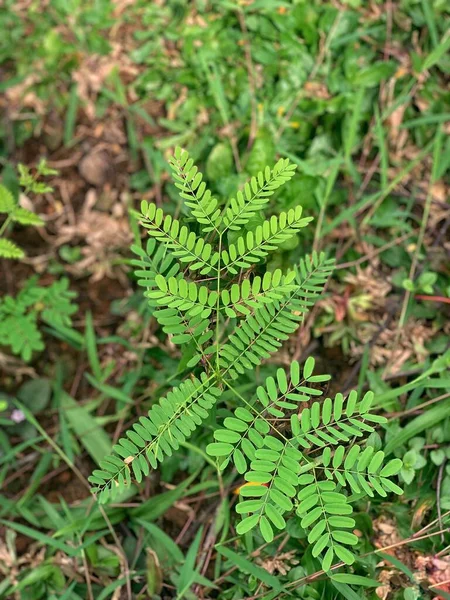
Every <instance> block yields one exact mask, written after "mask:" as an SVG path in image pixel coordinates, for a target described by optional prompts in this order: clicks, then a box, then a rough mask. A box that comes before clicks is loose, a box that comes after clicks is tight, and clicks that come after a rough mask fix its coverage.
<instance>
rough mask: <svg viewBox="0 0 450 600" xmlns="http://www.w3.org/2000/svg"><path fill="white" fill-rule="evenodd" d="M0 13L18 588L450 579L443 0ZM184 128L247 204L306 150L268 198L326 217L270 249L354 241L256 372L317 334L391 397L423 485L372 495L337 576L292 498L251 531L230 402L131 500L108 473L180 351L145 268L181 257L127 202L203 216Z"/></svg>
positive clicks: (8, 391)
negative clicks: (221, 470) (222, 452)
mask: <svg viewBox="0 0 450 600" xmlns="http://www.w3.org/2000/svg"><path fill="white" fill-rule="evenodd" d="M0 27H1V31H2V36H1V40H0V104H1V108H2V113H3V118H2V119H1V120H0V165H1V184H2V187H1V188H0V213H1V214H0V219H1V222H0V227H1V234H0V237H1V238H2V240H1V244H2V245H1V248H3V249H7V250H8V251H9V253H11V252H13V254H14V256H15V257H16V260H11V259H8V260H6V259H5V260H3V261H2V263H1V267H0V268H1V274H2V276H1V278H0V280H1V281H0V289H1V292H2V298H1V299H0V332H2V333H1V342H2V347H1V354H0V368H1V371H2V374H1V382H0V386H1V388H2V390H3V392H2V396H1V399H0V410H1V413H0V421H1V431H0V482H1V492H0V494H1V497H0V498H1V502H0V504H1V509H0V518H1V525H0V571H1V573H2V578H1V579H2V581H1V582H0V597H1V598H11V597H14V598H21V599H22V598H23V599H24V600H25V599H26V600H28V599H29V598H33V599H34V598H36V599H39V598H74V599H77V598H83V599H84V598H105V599H106V598H122V597H123V598H146V597H150V598H152V597H155V598H157V597H158V596H159V597H162V598H165V597H166V598H180V599H181V598H215V597H219V598H223V599H224V600H227V599H228V598H229V599H238V598H253V597H258V598H280V597H289V596H291V597H294V598H295V597H296V598H305V599H309V598H312V599H318V598H327V599H328V598H368V599H374V598H384V599H388V600H391V599H394V600H398V599H403V598H404V599H405V600H412V599H418V598H434V597H438V598H446V597H450V595H449V594H450V588H449V586H448V583H446V582H447V581H448V580H449V579H450V563H449V561H448V559H447V546H448V545H449V543H450V542H449V536H448V532H447V528H448V520H447V518H448V517H447V512H448V511H449V510H450V470H449V467H448V458H449V456H450V450H449V444H450V430H449V421H448V417H449V416H450V400H449V393H450V381H449V377H448V363H447V362H446V356H447V355H446V352H448V346H449V342H448V340H449V337H448V335H449V319H448V316H449V309H448V306H449V295H450V278H449V264H450V261H449V251H450V249H449V242H448V239H449V236H448V229H449V224H450V214H449V205H448V167H449V163H450V142H449V136H448V133H449V114H450V111H449V95H450V94H449V88H448V75H449V71H450V59H449V53H448V50H449V49H450V33H449V27H450V25H449V9H448V6H447V3H446V2H444V1H442V0H398V1H396V0H392V1H389V2H385V3H384V2H383V3H382V2H378V1H373V2H361V1H358V0H346V1H344V0H343V1H340V2H335V1H315V2H303V1H301V0H299V1H294V2H281V1H280V2H278V1H276V0H270V1H266V0H254V1H250V0H249V1H243V2H239V3H238V2H234V1H227V0H216V1H206V0H205V1H204V0H197V1H196V2H184V1H169V0H166V1H163V0H158V1H155V2H151V3H150V2H146V1H145V2H144V1H140V0H135V1H127V0H116V1H115V2H113V1H112V0H98V1H96V2H88V1H87V0H70V1H69V2H68V1H60V0H42V1H40V2H36V1H33V0H31V1H29V0H5V1H4V2H3V4H2V6H1V7H0ZM176 145H181V146H183V147H186V148H187V149H188V150H189V152H190V154H191V156H192V157H193V159H194V160H195V162H196V163H198V164H199V166H200V167H201V169H202V171H203V172H204V173H205V177H206V183H207V184H208V185H209V186H210V187H211V188H212V192H213V194H214V195H215V196H217V197H219V198H225V197H234V198H236V202H237V204H236V206H238V204H239V202H240V200H239V198H240V196H239V194H240V193H242V194H245V193H246V192H245V189H242V186H243V185H244V183H245V181H247V180H248V179H249V177H251V176H256V175H257V173H258V172H259V171H261V170H262V169H264V167H265V166H266V165H267V164H275V162H276V161H277V160H278V159H286V158H288V159H289V160H290V161H292V162H293V163H295V164H296V165H297V171H296V175H295V176H294V177H292V178H291V179H290V180H289V181H288V182H287V183H286V184H285V185H284V187H283V188H282V189H280V190H279V193H277V194H276V195H275V194H274V195H273V196H270V197H269V202H268V203H267V206H266V210H267V214H269V215H272V214H275V215H278V214H279V213H281V212H283V211H289V210H291V209H292V208H293V207H295V206H296V205H297V204H300V205H301V206H302V207H303V214H304V215H305V216H307V217H313V218H314V221H313V224H312V225H310V226H309V227H308V228H305V229H302V230H301V231H300V233H299V234H298V235H297V236H296V237H294V238H293V239H292V240H289V241H288V242H286V243H285V244H283V245H282V246H281V248H280V250H279V251H278V252H277V253H275V254H273V255H272V256H271V257H270V261H269V263H268V268H269V270H271V271H275V270H276V269H278V268H283V269H286V268H289V267H291V266H292V264H293V263H296V262H298V261H299V258H300V257H301V256H303V255H304V254H305V253H308V252H310V251H311V250H312V249H313V250H316V251H321V250H323V249H326V250H327V252H328V254H329V256H334V257H336V261H337V268H336V270H335V272H334V275H333V278H332V280H331V282H330V283H329V285H328V288H327V291H326V294H325V296H324V297H323V299H322V300H321V302H320V303H319V305H318V306H317V308H316V309H315V310H314V312H313V314H312V315H311V317H310V318H308V319H307V320H306V322H305V324H304V326H303V327H302V328H301V330H300V332H299V334H298V335H297V334H296V335H295V336H294V337H292V338H290V339H289V341H288V342H286V344H285V345H284V346H283V349H282V351H281V352H280V354H279V355H278V357H277V363H276V364H274V363H264V364H263V365H262V366H261V367H259V370H258V372H257V377H256V381H249V382H248V385H255V384H256V385H262V384H263V383H264V381H265V380H266V378H267V377H274V376H275V377H276V372H277V369H278V368H280V367H286V366H287V365H288V364H289V363H290V362H291V361H292V360H293V359H294V360H298V361H299V362H300V363H303V362H304V361H305V359H306V358H307V357H308V356H314V357H315V359H316V368H317V369H318V373H331V374H332V375H333V376H334V378H333V381H334V382H335V383H334V384H333V386H334V387H333V388H331V389H327V395H334V394H335V393H336V392H337V391H341V390H345V391H346V392H348V391H350V390H351V389H356V390H358V391H359V392H365V391H366V390H367V389H369V388H370V389H371V390H373V391H374V392H375V399H376V400H375V401H376V405H377V407H378V408H379V409H380V410H382V412H383V414H384V416H385V417H386V418H387V419H388V424H387V425H385V426H383V427H382V428H378V429H377V431H376V432H373V433H372V434H371V435H370V438H369V442H368V443H369V445H370V446H372V447H373V448H374V449H375V450H377V451H378V450H380V448H381V447H383V450H384V452H385V453H386V455H387V456H388V457H389V458H394V457H395V458H401V459H403V468H402V471H401V478H402V482H403V483H402V485H403V487H404V488H405V494H404V496H402V497H401V499H399V498H398V497H396V496H394V495H391V494H390V495H389V496H388V497H387V498H385V499H377V500H370V501H367V500H360V501H357V504H356V509H355V515H354V517H355V520H356V527H355V530H354V534H355V535H356V536H357V538H358V545H357V553H358V555H360V556H361V557H362V558H360V559H358V561H357V563H355V565H354V574H353V576H352V577H356V579H348V575H347V579H344V580H342V578H340V576H339V574H336V575H335V576H334V578H333V579H331V580H325V579H323V578H322V577H321V574H320V571H319V568H320V567H319V563H318V561H317V559H316V558H315V557H314V556H313V555H312V547H311V545H310V544H309V543H308V540H307V539H306V537H305V534H304V533H303V532H302V530H301V528H300V527H299V526H298V524H297V525H296V523H295V522H293V524H292V526H289V527H288V529H287V534H282V536H280V537H276V538H275V539H274V541H273V542H270V543H269V544H267V543H265V542H264V540H263V539H262V538H258V537H251V536H250V535H246V536H244V538H243V540H241V541H239V540H237V538H236V537H235V519H234V517H233V512H234V511H233V510H230V509H231V507H232V505H234V504H235V503H236V500H237V495H236V494H235V493H234V491H235V490H236V488H239V487H240V486H241V485H242V483H243V480H242V478H241V476H240V475H239V474H238V473H237V472H236V471H233V470H232V469H231V470H228V471H227V472H226V473H225V474H224V476H223V478H221V479H219V480H218V479H217V475H216V466H215V462H214V461H213V460H212V459H211V457H209V456H208V455H206V454H204V453H203V452H202V451H201V450H199V449H200V448H204V447H206V445H207V444H208V443H210V442H211V441H212V427H211V426H206V427H204V428H202V429H199V430H198V431H197V432H196V433H195V437H194V438H193V439H192V440H191V441H190V442H186V443H185V444H184V445H183V446H182V447H180V449H179V450H178V451H177V452H175V453H174V454H173V456H172V457H171V458H170V459H169V460H167V461H166V462H165V463H164V464H163V465H162V466H161V467H160V468H159V469H158V471H156V472H154V473H153V474H152V476H151V477H150V478H149V479H148V480H147V481H146V482H145V483H141V484H135V483H133V485H132V486H131V489H130V490H129V492H128V493H127V494H126V495H125V496H124V497H121V498H117V499H116V501H115V504H114V505H112V506H108V507H105V508H102V507H100V506H98V505H96V504H94V503H93V501H92V498H91V497H90V495H89V486H88V484H87V482H86V478H87V476H88V475H89V474H90V472H91V470H92V468H94V467H95V465H96V464H98V462H99V461H100V460H101V459H102V458H103V457H104V456H105V455H107V454H109V453H110V451H111V448H112V445H113V443H115V441H116V440H117V439H118V437H119V436H120V435H121V433H122V432H123V431H124V430H125V429H126V428H128V427H129V426H130V425H132V424H133V423H134V422H135V421H136V419H137V417H139V416H141V415H142V414H144V413H146V412H147V411H148V410H149V408H150V407H151V406H152V404H153V403H154V402H155V400H157V399H158V398H159V397H161V396H163V395H164V394H165V393H166V392H167V391H168V389H169V388H170V387H172V385H178V384H179V383H180V382H181V380H182V378H183V377H184V371H185V369H186V366H187V363H185V364H183V361H181V363H180V361H179V359H180V356H181V354H180V344H178V345H177V343H176V341H177V340H176V339H173V338H172V340H171V341H167V337H166V334H165V332H164V331H163V330H162V329H161V328H160V326H159V325H158V324H157V321H156V320H155V319H154V318H153V313H154V311H155V307H154V306H150V305H149V304H148V302H147V300H146V298H145V297H144V295H143V291H142V290H144V289H145V288H146V287H147V284H148V282H149V281H154V278H155V272H156V266H157V267H158V268H157V270H158V271H162V272H163V273H165V274H167V276H168V277H170V276H175V275H176V274H177V266H176V264H175V263H173V262H172V261H171V260H170V258H168V257H167V256H166V255H165V253H164V252H162V251H160V250H158V249H155V246H154V245H152V240H150V241H147V240H146V239H145V240H142V241H141V237H140V232H139V230H138V227H137V223H136V220H135V218H134V217H133V216H132V215H130V214H129V210H130V209H132V208H137V207H138V205H139V202H140V200H141V199H145V200H146V201H148V202H155V203H156V204H157V205H162V206H164V210H165V212H167V213H169V214H171V215H172V216H173V217H177V216H179V215H180V212H182V213H183V217H184V218H187V217H188V216H189V208H188V207H187V206H186V205H185V204H184V203H182V202H181V200H180V194H179V192H180V190H179V189H177V187H176V186H175V185H173V184H172V183H171V182H170V180H169V175H168V165H167V158H168V157H169V155H170V154H171V153H172V150H173V148H174V147H175V146H176ZM42 158H45V159H46V160H47V162H46V163H42V162H41V159H42ZM19 163H21V164H22V165H23V167H20V168H19V167H18V165H19ZM44 164H45V165H46V166H44ZM42 169H44V170H42ZM55 171H57V173H55ZM33 182H34V184H33ZM39 186H40V187H39ZM5 190H6V191H5ZM239 190H241V192H239ZM11 198H12V202H13V204H11ZM7 204H8V206H7ZM231 210H233V206H231ZM11 211H13V212H11ZM17 211H19V212H17ZM13 213H14V214H15V215H16V217H17V215H19V217H18V218H16V217H14V218H13V217H11V216H10V215H11V214H13ZM30 214H31V215H33V216H30ZM20 215H22V216H20ZM25 216H26V218H25ZM248 217H249V220H248V222H247V223H246V224H244V226H248V228H254V227H255V226H258V225H259V223H260V221H259V219H260V216H259V214H258V213H255V214H253V215H248ZM229 218H232V217H231V216H230V217H229ZM21 219H22V220H21ZM5 223H6V225H5ZM42 223H43V224H42ZM230 241H231V242H233V238H232V235H231V236H230ZM130 245H131V246H132V252H130V251H129V248H130ZM146 245H147V247H148V251H149V253H150V254H151V255H152V256H153V261H150V262H149V261H148V259H147V258H146V253H144V252H142V247H144V248H145V247H146ZM11 248H13V249H17V250H14V251H13V250H11ZM22 254H23V257H22V258H21V256H22ZM18 259H19V260H18ZM133 268H134V269H136V270H137V274H136V276H135V275H133V271H132V269H133ZM11 319H14V324H15V325H14V330H13V329H12V327H11V325H9V324H8V323H9V322H11ZM12 331H13V333H11V332H12ZM180 341H181V340H180ZM181 349H182V348H181ZM179 364H180V366H179V367H178V365H179ZM324 385H325V384H324ZM249 389H250V388H249V387H247V388H246V387H245V384H243V386H242V387H241V389H240V393H241V394H244V395H245V394H246V393H248V392H249ZM226 400H227V402H228V406H229V408H230V409H231V410H234V409H235V408H236V406H234V404H233V399H232V397H231V395H230V397H229V398H226ZM222 416H225V415H222ZM360 576H364V577H365V581H366V587H361V581H360V580H358V577H360ZM367 582H369V583H367Z"/></svg>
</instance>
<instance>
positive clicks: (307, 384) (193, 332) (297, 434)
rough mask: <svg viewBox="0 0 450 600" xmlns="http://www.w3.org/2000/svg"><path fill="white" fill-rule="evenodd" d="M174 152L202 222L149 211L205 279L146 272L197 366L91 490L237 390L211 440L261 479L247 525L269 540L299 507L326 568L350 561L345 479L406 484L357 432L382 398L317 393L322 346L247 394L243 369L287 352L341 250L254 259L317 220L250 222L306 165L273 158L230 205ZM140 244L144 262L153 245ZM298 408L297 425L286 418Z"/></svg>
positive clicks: (120, 478) (349, 483) (160, 451)
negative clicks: (276, 266)
mask: <svg viewBox="0 0 450 600" xmlns="http://www.w3.org/2000/svg"><path fill="white" fill-rule="evenodd" d="M171 166H172V169H173V172H174V179H175V182H176V186H177V187H178V188H179V190H180V195H181V196H182V198H183V199H184V200H185V201H186V204H187V206H188V207H189V208H190V209H191V215H192V217H193V218H194V219H195V221H196V223H197V225H198V232H197V233H196V232H195V231H192V230H189V229H188V227H187V226H186V225H182V224H181V223H180V222H179V221H178V220H176V219H174V218H172V216H170V215H164V213H163V211H162V209H161V208H158V207H157V206H156V205H155V204H149V203H147V202H145V201H144V202H142V204H141V213H140V215H139V219H140V220H141V222H142V225H143V226H144V227H145V228H146V229H147V230H148V233H149V235H150V236H152V237H153V238H156V240H157V241H159V242H160V243H161V244H162V245H163V246H165V248H166V249H167V250H169V252H170V255H171V256H172V257H176V258H177V259H178V260H179V261H180V262H181V263H182V265H184V266H186V267H188V269H189V270H190V271H191V272H193V273H194V274H195V280H191V279H189V278H188V276H187V270H188V269H186V271H185V273H176V274H174V275H171V276H168V275H167V273H166V272H164V274H162V273H158V272H153V274H151V275H149V276H148V277H147V278H146V279H144V282H145V281H146V283H147V285H148V286H149V287H148V291H147V293H146V294H147V297H148V298H149V301H150V302H151V303H152V304H156V305H157V306H158V308H157V309H156V310H155V312H154V316H155V317H156V319H157V320H158V321H159V323H160V324H161V325H162V326H163V329H164V331H165V332H166V333H168V334H171V335H172V341H173V342H174V343H176V344H183V345H188V347H189V348H190V356H189V360H187V362H185V365H186V367H188V368H190V369H192V368H194V367H195V368H196V369H198V370H197V371H196V372H195V374H193V375H192V376H191V377H188V378H186V379H185V380H184V381H183V382H182V383H181V384H180V385H179V386H178V387H176V388H173V389H172V390H171V391H170V392H169V393H168V394H167V396H166V397H165V398H162V399H161V400H160V401H159V403H158V404H155V405H154V406H153V407H152V408H151V409H150V411H149V413H148V417H141V418H140V419H139V422H138V423H136V424H135V425H134V426H133V428H132V429H130V430H129V431H128V432H127V434H126V437H123V438H122V439H121V440H119V442H118V443H117V444H116V445H115V446H114V454H112V455H110V456H108V457H106V458H105V459H104V460H103V461H102V462H101V463H100V469H98V470H95V471H94V472H93V474H92V476H91V477H90V481H91V483H92V484H93V485H94V488H93V493H95V494H97V495H98V498H99V500H100V502H106V501H107V500H109V499H110V498H113V497H114V496H115V495H116V493H117V492H120V491H122V490H123V489H124V488H125V487H127V486H128V485H129V484H130V483H131V479H132V477H133V476H134V477H135V479H136V481H137V482H141V481H142V478H143V477H144V476H147V475H148V474H149V471H150V467H152V468H156V467H157V464H158V462H159V461H162V460H163V459H164V457H165V456H170V455H171V454H172V453H173V451H174V450H176V449H177V448H178V447H179V445H180V444H181V443H183V442H184V441H185V440H186V438H188V437H189V436H190V435H191V433H192V432H193V431H194V429H196V427H198V426H199V425H200V424H201V423H203V422H204V421H205V420H207V419H208V417H209V415H210V413H211V411H213V410H214V407H215V405H216V404H217V402H218V400H219V398H220V397H221V395H222V393H223V392H224V391H225V390H228V391H229V392H231V394H232V396H234V397H235V399H236V400H237V401H238V402H240V403H241V406H239V407H238V408H236V410H235V411H234V415H233V416H229V417H226V418H225V420H224V423H223V425H224V426H223V427H222V428H219V429H217V430H216V431H215V432H214V438H215V442H213V443H211V444H210V445H209V446H208V447H207V452H208V454H209V455H210V456H213V457H217V459H218V466H219V468H220V469H221V470H223V469H224V468H225V467H226V466H227V465H228V464H230V463H233V464H234V466H235V467H236V469H237V471H238V472H239V473H242V474H244V477H245V480H246V481H247V482H250V483H252V485H249V486H244V487H242V488H241V496H242V498H241V500H240V502H239V503H238V505H237V512H238V513H240V514H244V515H248V516H246V517H245V518H244V519H243V520H242V521H241V522H240V523H239V525H238V526H237V531H238V533H240V534H244V533H246V532H248V531H250V530H252V529H254V528H255V527H259V530H260V532H261V534H262V536H263V538H264V539H265V540H266V542H270V541H271V540H272V539H273V537H274V532H273V529H274V528H275V529H281V530H282V529H284V528H285V527H286V520H285V515H290V514H292V513H293V512H295V513H296V514H297V515H299V516H300V517H301V526H302V528H304V529H305V530H309V534H308V540H309V542H310V543H311V544H313V555H314V556H318V555H321V554H323V552H324V551H325V550H326V552H325V556H324V558H323V568H324V570H326V571H328V570H329V568H330V567H331V564H332V561H333V559H334V558H335V557H337V558H339V559H340V560H343V561H344V562H345V563H347V564H351V563H352V562H353V561H354V556H353V554H352V553H351V552H350V551H349V550H348V549H347V546H352V545H354V544H355V543H356V542H357V538H356V536H355V535H354V534H353V533H350V532H349V531H347V530H348V529H349V528H350V529H351V528H353V527H354V525H355V522H354V520H353V519H352V518H351V517H350V515H351V513H352V506H351V504H350V502H349V498H348V496H347V495H346V493H344V490H345V489H349V490H350V491H351V492H353V493H354V494H357V495H359V494H361V493H363V494H366V495H369V496H373V495H374V492H376V493H377V494H379V495H381V496H386V495H387V493H388V492H395V493H398V494H400V493H402V490H401V489H400V488H399V487H398V486H397V485H396V484H395V483H393V482H392V481H391V480H390V479H389V477H390V476H392V475H395V474H396V473H397V472H398V471H399V470H400V468H401V465H402V463H401V460H399V459H394V460H392V461H390V462H388V463H387V464H386V465H384V464H383V463H384V453H383V452H382V451H379V452H374V449H373V448H372V447H370V446H369V447H367V448H365V449H364V450H362V447H361V446H360V445H358V444H355V443H352V442H351V440H353V439H354V438H357V439H360V438H361V437H362V436H363V435H364V434H365V433H370V432H372V431H374V424H380V423H384V422H386V419H385V418H384V417H381V416H378V415H375V414H373V413H372V412H371V411H370V408H371V404H372V401H373V394H372V393H371V392H368V393H367V394H365V395H364V397H363V398H358V395H357V393H356V392H352V393H351V394H350V395H349V396H348V398H347V399H345V398H344V396H343V395H342V394H337V395H336V396H335V398H334V399H331V398H326V399H325V400H324V401H323V403H320V402H318V401H316V402H313V403H312V404H310V405H309V404H308V405H307V404H306V403H307V402H308V403H309V401H310V400H311V398H314V397H317V396H321V395H322V391H321V390H320V389H317V388H316V387H315V385H317V384H320V383H322V382H324V381H326V380H327V379H329V376H327V375H314V374H313V370H314V360H313V359H312V358H311V357H310V358H309V359H308V360H307V361H306V363H305V365H304V366H303V369H301V368H300V365H299V363H298V362H296V361H294V362H293V363H292V364H291V366H290V369H289V372H288V375H287V374H286V372H285V371H284V369H281V368H280V369H278V371H277V373H276V379H274V378H273V377H269V378H268V379H266V382H265V385H264V386H259V387H258V388H257V390H256V396H255V397H254V398H251V399H249V400H247V399H246V398H244V397H243V396H242V395H241V394H240V393H239V391H238V390H237V389H236V387H237V385H238V384H236V383H235V381H236V380H237V379H239V377H240V376H242V375H243V374H244V373H245V372H246V371H253V370H254V369H255V368H256V367H257V366H258V365H259V364H261V362H262V361H263V360H265V359H267V358H269V357H270V356H271V355H272V354H273V353H274V352H276V351H277V350H278V349H279V348H280V347H281V345H282V342H283V341H284V340H286V339H288V337H289V336H290V335H291V334H292V333H293V332H294V331H295V330H296V329H297V328H298V327H299V325H300V323H301V322H302V319H303V317H304V315H305V313H306V312H307V311H308V310H309V308H310V307H311V306H312V305H313V304H314V302H315V300H316V299H317V297H318V296H319V295H320V294H321V293H322V291H323V287H324V285H325V283H326V281H327V279H328V277H329V275H330V273H331V271H332V268H333V260H331V259H327V258H326V257H325V255H324V254H316V253H314V254H313V255H312V256H308V257H306V258H305V259H302V260H301V261H300V262H299V265H298V266H297V267H296V268H295V269H294V270H292V271H288V272H287V273H282V272H281V271H280V270H275V271H273V272H269V271H266V272H265V273H264V274H263V275H262V276H261V275H256V274H254V273H251V271H252V269H253V268H254V265H256V264H258V263H261V262H262V259H264V258H266V256H267V255H268V254H269V252H271V251H273V250H275V249H276V248H278V247H279V246H280V245H281V244H282V243H283V242H285V241H286V240H287V239H289V238H291V237H293V236H294V235H296V233H297V232H298V231H299V230H300V229H302V228H303V227H305V226H306V225H307V224H308V223H309V222H310V220H311V219H310V218H305V217H303V216H302V209H301V207H296V208H295V209H291V210H290V211H288V212H287V213H281V214H279V215H273V216H271V217H270V219H268V220H265V221H263V223H262V225H259V226H257V227H256V228H255V229H250V230H249V231H247V232H243V231H242V228H243V226H246V225H248V223H249V221H250V219H251V218H252V217H253V216H254V215H255V214H256V213H257V212H259V211H261V210H262V209H263V208H264V206H265V204H266V203H267V201H268V198H269V197H270V196H271V195H272V194H273V193H274V191H275V190H276V189H277V188H278V187H280V186H281V185H283V183H285V182H286V181H288V180H289V179H290V178H291V177H292V175H293V173H294V168H295V167H293V166H292V165H291V164H290V163H289V161H288V160H287V159H286V160H285V159H281V160H280V161H278V163H277V164H276V165H275V167H274V168H273V169H269V168H266V169H265V170H263V171H261V172H260V173H258V175H257V176H255V177H252V179H251V180H250V181H249V182H248V183H247V184H246V185H245V186H244V191H243V192H239V193H238V194H237V196H236V198H234V199H232V200H230V201H229V202H228V203H227V204H226V205H225V207H224V208H223V209H221V208H220V204H219V202H218V200H216V199H215V198H213V197H212V196H211V193H210V192H209V190H207V189H206V185H205V183H204V182H203V177H202V175H201V173H199V172H198V170H197V168H196V167H195V166H194V164H193V161H192V159H190V158H189V155H188V153H187V152H186V151H183V150H181V149H180V148H177V149H176V151H175V156H174V158H173V159H172V160H171ZM234 230H238V231H240V236H239V237H238V238H237V239H236V240H235V241H234V242H233V243H228V241H227V235H226V234H227V233H228V232H229V231H234ZM142 258H143V260H144V264H145V256H144V254H143V253H142ZM149 262H150V263H151V260H150V259H149ZM151 264H152V265H155V263H151ZM158 264H160V263H158V261H157V262H156V271H157V266H158ZM140 266H142V263H140ZM141 276H142V274H141ZM162 307H164V308H162ZM229 319H230V320H232V323H233V325H230V324H229V322H228V320H229ZM184 360H185V361H186V351H185V352H184ZM199 363H200V364H201V366H199ZM301 405H303V406H304V408H301V409H300V408H299V406H301ZM286 421H287V423H288V424H289V426H288V429H287V430H286V429H285V428H283V429H282V428H281V424H282V423H283V422H286ZM346 444H349V448H347V447H346ZM331 448H333V450H332V449H331Z"/></svg>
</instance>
